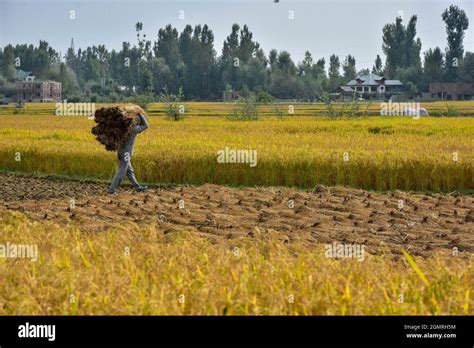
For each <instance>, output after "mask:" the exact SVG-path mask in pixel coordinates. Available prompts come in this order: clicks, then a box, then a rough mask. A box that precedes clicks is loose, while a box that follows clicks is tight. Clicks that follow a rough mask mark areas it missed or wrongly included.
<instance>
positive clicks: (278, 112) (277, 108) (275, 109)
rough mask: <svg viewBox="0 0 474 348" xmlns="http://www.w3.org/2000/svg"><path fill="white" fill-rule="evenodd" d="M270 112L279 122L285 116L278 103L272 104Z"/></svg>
mask: <svg viewBox="0 0 474 348" xmlns="http://www.w3.org/2000/svg"><path fill="white" fill-rule="evenodd" d="M272 111H273V112H274V114H275V116H276V117H277V118H278V119H279V120H283V119H284V118H285V117H286V114H287V113H286V112H285V109H284V108H283V107H282V106H281V104H278V103H272Z"/></svg>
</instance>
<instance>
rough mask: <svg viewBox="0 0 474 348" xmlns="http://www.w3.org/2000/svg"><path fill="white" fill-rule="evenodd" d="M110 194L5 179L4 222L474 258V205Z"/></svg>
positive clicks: (408, 199)
mask: <svg viewBox="0 0 474 348" xmlns="http://www.w3.org/2000/svg"><path fill="white" fill-rule="evenodd" d="M105 189H106V185H105V184H97V183H84V182H75V181H64V180H58V179H47V178H33V177H25V176H14V175H0V215H1V214H3V213H4V212H5V211H7V210H16V211H22V212H24V213H25V214H27V215H28V216H29V217H31V218H32V219H34V220H36V221H44V220H52V221H55V222H58V223H66V222H72V223H74V224H76V225H77V226H78V227H79V228H80V229H81V230H83V231H86V232H99V231H104V230H107V229H109V228H113V226H114V225H116V224H124V223H127V222H133V223H136V224H138V225H145V224H150V223H152V222H155V223H156V228H157V230H158V231H160V232H163V233H169V232H173V231H178V230H182V229H189V230H193V231H196V233H200V234H202V235H205V236H207V237H209V238H210V239H214V238H236V237H241V236H248V237H249V238H252V237H253V236H255V234H257V233H268V234H272V235H275V236H277V237H278V238H280V239H281V240H282V242H291V241H292V240H295V239H299V240H301V241H303V242H304V243H307V244H330V243H333V242H340V243H346V244H352V243H358V244H365V245H366V250H367V251H369V252H372V253H377V252H379V251H380V250H382V249H384V250H386V247H385V246H388V248H389V249H390V250H391V251H392V252H393V253H394V254H399V253H400V250H401V248H402V247H404V248H407V249H409V250H410V252H411V253H412V254H414V255H423V256H429V255H430V254H431V253H432V252H433V251H434V250H436V249H443V250H445V251H446V252H449V251H450V250H452V249H453V248H454V247H457V248H458V249H459V251H466V252H471V253H472V252H474V209H473V207H474V197H472V196H463V195H458V196H443V195H437V194H436V195H429V196H428V195H420V194H409V193H405V192H394V193H390V194H379V193H372V192H368V191H364V190H355V189H347V188H341V187H335V188H326V187H323V186H318V187H317V188H315V190H314V191H312V192H304V191H297V190H293V189H288V188H280V187H278V188H263V189H257V188H248V189H236V188H229V187H224V186H217V185H203V186H199V187H175V188H167V189H159V188H158V189H151V190H149V191H148V192H146V193H135V192H133V191H131V190H130V189H129V188H125V189H122V190H121V191H120V193H119V194H118V195H117V196H109V195H105V194H104V192H105ZM71 200H73V201H71ZM72 204H73V205H74V206H73V207H72V208H71V207H70V206H71V205H72Z"/></svg>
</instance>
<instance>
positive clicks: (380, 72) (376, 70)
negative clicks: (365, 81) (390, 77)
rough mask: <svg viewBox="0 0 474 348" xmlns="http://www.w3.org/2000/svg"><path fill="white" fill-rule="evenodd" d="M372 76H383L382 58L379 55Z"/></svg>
mask: <svg viewBox="0 0 474 348" xmlns="http://www.w3.org/2000/svg"><path fill="white" fill-rule="evenodd" d="M372 74H375V75H378V76H383V64H382V58H380V56H379V55H378V54H377V57H376V58H375V64H374V66H373V67H372Z"/></svg>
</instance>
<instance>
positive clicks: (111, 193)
mask: <svg viewBox="0 0 474 348" xmlns="http://www.w3.org/2000/svg"><path fill="white" fill-rule="evenodd" d="M107 193H108V194H109V195H116V194H117V191H115V190H114V189H111V188H108V189H107Z"/></svg>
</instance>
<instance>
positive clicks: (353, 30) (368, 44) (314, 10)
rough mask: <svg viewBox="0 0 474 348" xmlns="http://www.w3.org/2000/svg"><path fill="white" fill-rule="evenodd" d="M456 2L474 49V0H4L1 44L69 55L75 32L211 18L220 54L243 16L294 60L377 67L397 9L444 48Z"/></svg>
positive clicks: (83, 38)
mask: <svg viewBox="0 0 474 348" xmlns="http://www.w3.org/2000/svg"><path fill="white" fill-rule="evenodd" d="M451 4H455V5H458V6H459V7H461V8H462V9H464V11H465V12H466V14H467V16H468V17H469V19H470V22H471V24H470V27H469V29H468V30H467V32H466V35H465V38H464V48H465V50H470V51H474V0H447V1H446V0H280V2H279V3H274V0H177V1H176V0H175V1H170V0H118V1H112V0H82V1H77V0H76V1H74V0H0V46H2V47H3V46H5V45H7V44H9V43H11V44H14V45H15V44H18V43H28V44H30V43H32V44H35V45H37V44H38V42H39V40H46V41H47V42H48V43H49V44H50V45H51V46H52V47H53V48H54V49H56V50H57V51H60V52H61V54H62V55H64V54H65V53H66V50H67V49H68V47H69V46H70V44H71V38H74V44H75V48H76V50H77V49H78V48H79V47H81V48H85V47H87V46H91V45H99V44H104V45H105V46H106V47H107V48H108V49H112V48H115V49H120V47H121V45H122V42H123V41H130V42H132V43H135V42H136V32H135V23H136V22H138V21H140V22H142V23H143V33H145V34H146V36H147V39H148V40H152V41H153V40H155V39H156V37H157V33H158V30H159V28H161V27H164V26H165V25H167V24H172V25H173V26H174V27H176V28H177V29H178V31H181V30H182V29H183V28H184V26H185V25H186V24H191V25H193V26H194V25H196V24H208V25H209V27H210V28H211V29H212V31H213V33H214V37H215V41H214V47H215V49H216V51H217V53H218V54H220V53H221V52H222V44H223V42H224V40H225V38H226V37H227V36H228V35H229V33H230V31H231V26H232V24H233V23H238V24H240V25H241V26H243V25H244V24H247V25H248V26H249V28H250V30H251V31H252V32H253V35H254V39H255V40H257V41H258V42H259V43H260V45H261V47H262V48H263V49H264V51H265V53H267V54H268V52H269V51H270V49H272V48H275V49H277V50H278V51H280V50H287V51H288V52H290V54H291V56H292V58H293V60H295V61H296V62H298V61H301V60H302V59H303V57H304V53H305V51H307V50H308V51H310V52H311V54H312V55H313V58H314V60H317V59H319V58H321V57H324V58H325V59H326V62H328V60H329V56H330V55H331V54H333V53H334V54H336V55H338V56H339V57H340V59H341V61H342V60H343V59H344V57H345V56H347V55H348V54H351V55H353V56H355V58H356V67H357V69H358V70H360V69H362V68H370V67H372V65H373V63H374V60H375V57H376V55H377V54H380V55H381V57H382V59H383V60H384V61H385V59H384V56H383V54H382V27H383V26H384V25H385V24H387V23H392V22H394V21H395V17H397V16H399V15H402V17H403V18H404V19H405V23H406V22H407V21H408V19H409V18H410V17H411V16H412V15H413V14H416V15H417V16H418V23H417V31H418V37H420V39H421V41H422V52H424V51H426V50H427V49H428V48H433V47H436V46H439V47H441V48H442V49H443V50H444V49H445V47H446V31H445V25H444V22H443V21H442V19H441V13H442V12H443V11H444V10H445V9H446V8H447V7H449V5H451ZM71 11H74V12H71ZM73 17H74V18H73ZM183 17H184V18H183Z"/></svg>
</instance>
